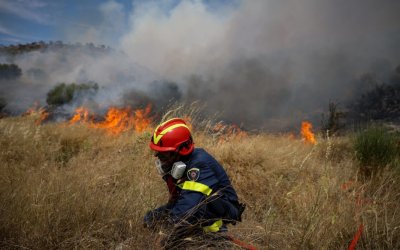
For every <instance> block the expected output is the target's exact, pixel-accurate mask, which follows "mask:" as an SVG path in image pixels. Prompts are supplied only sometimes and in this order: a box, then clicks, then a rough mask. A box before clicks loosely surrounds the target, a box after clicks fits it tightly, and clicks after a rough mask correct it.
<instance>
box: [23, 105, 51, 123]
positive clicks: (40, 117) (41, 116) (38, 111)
mask: <svg viewBox="0 0 400 250" xmlns="http://www.w3.org/2000/svg"><path fill="white" fill-rule="evenodd" d="M49 115H50V114H49V112H47V110H46V109H45V108H44V107H40V105H39V102H35V103H34V104H33V106H32V107H30V108H29V109H28V110H27V111H25V113H23V114H22V116H35V117H37V118H36V119H35V124H36V125H40V124H42V123H43V122H44V121H45V120H46V119H47V118H48V117H49Z"/></svg>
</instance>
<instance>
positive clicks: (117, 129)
mask: <svg viewBox="0 0 400 250" xmlns="http://www.w3.org/2000/svg"><path fill="white" fill-rule="evenodd" d="M150 112H151V105H147V107H146V108H144V109H137V110H135V111H132V109H131V108H129V107H126V108H116V107H111V108H109V109H108V111H107V113H106V115H105V117H104V120H103V121H100V122H96V121H94V118H93V117H94V115H90V114H89V111H88V110H87V109H86V108H84V107H79V108H77V109H76V111H75V115H74V116H73V117H72V118H71V120H70V121H69V124H75V123H77V122H80V123H83V124H86V125H88V126H89V127H91V128H98V129H104V130H106V131H107V132H109V133H111V134H114V135H117V134H120V133H122V132H124V131H128V130H131V129H133V130H134V131H136V132H143V131H145V130H146V129H148V128H149V126H150V124H151V122H152V118H151V117H150Z"/></svg>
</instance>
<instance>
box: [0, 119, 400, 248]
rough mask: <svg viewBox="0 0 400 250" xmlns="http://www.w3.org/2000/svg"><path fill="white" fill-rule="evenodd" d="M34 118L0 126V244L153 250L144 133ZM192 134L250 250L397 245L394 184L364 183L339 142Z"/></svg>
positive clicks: (162, 193) (152, 190) (156, 188)
mask: <svg viewBox="0 0 400 250" xmlns="http://www.w3.org/2000/svg"><path fill="white" fill-rule="evenodd" d="M36 115H37V114H34V113H33V114H31V115H26V116H24V117H9V118H3V119H0V147H1V151H0V162H1V166H0V168H1V169H0V171H1V173H2V174H1V178H0V197H1V200H2V202H1V205H0V210H1V213H0V235H1V239H0V247H1V248H3V249H15V248H35V249H54V248H62V249H71V248H85V249H86V248H88V249H110V248H118V249H154V248H157V238H158V237H159V236H158V232H151V231H148V230H146V229H144V228H143V225H142V218H143V215H144V214H145V213H146V211H148V210H149V209H152V208H155V207H156V206H158V205H161V204H162V203H163V202H165V201H166V200H167V196H168V195H167V189H166V187H165V184H164V183H163V181H162V180H161V178H160V177H159V176H158V174H157V171H156V169H155V167H154V156H153V155H152V152H151V151H150V150H149V148H148V142H149V140H150V135H151V133H150V131H151V128H150V127H148V128H147V129H146V130H144V132H140V133H139V132H134V131H132V130H130V131H127V132H123V133H121V134H119V135H113V134H109V133H105V132H104V131H103V130H101V129H95V128H90V127H88V126H85V125H82V124H79V123H77V124H73V125H69V124H68V123H47V124H42V125H40V124H37V122H35V121H37V117H36ZM192 121H193V124H199V123H195V121H194V120H192ZM206 123H207V121H206V122H205V123H202V124H206ZM193 130H194V139H195V143H196V146H197V147H203V148H205V149H207V150H208V151H209V152H210V153H211V154H213V155H214V156H215V157H216V159H218V161H219V162H220V163H222V165H223V166H224V167H225V169H226V170H227V172H228V174H229V176H230V177H231V180H232V184H233V185H234V187H235V188H236V190H237V191H238V194H239V197H240V199H241V200H242V201H243V202H245V203H246V204H247V209H246V211H245V213H244V217H243V222H242V223H239V224H237V225H236V226H230V227H229V229H230V234H231V235H233V236H234V237H236V238H237V239H240V240H242V241H244V242H246V243H248V244H252V245H254V246H256V247H257V248H259V249H289V248H290V249H301V248H303V249H304V248H306V249H327V248H329V249H339V248H340V249H343V248H347V247H348V246H349V244H350V242H351V241H352V240H353V239H354V238H355V235H356V233H357V232H359V233H361V237H360V239H359V241H358V244H357V249H382V248H383V249H396V248H397V249H398V248H399V247H400V233H399V230H400V213H399V212H400V211H399V207H398V204H399V201H400V196H399V195H400V187H399V185H398V183H399V181H400V178H399V175H398V173H396V172H394V171H393V170H390V169H384V170H383V171H382V172H380V174H379V175H376V176H375V177H373V178H366V177H364V176H363V175H362V173H361V172H360V168H359V164H358V162H357V161H356V160H355V152H354V149H353V146H352V139H351V137H350V136H345V137H337V138H328V139H323V138H320V137H317V141H318V143H317V144H316V145H311V144H305V143H304V141H302V140H301V139H300V138H299V137H298V136H293V135H287V134H280V135H273V134H263V133H258V134H247V133H241V134H239V135H238V134H237V133H230V134H226V133H225V134H223V133H222V134H221V133H214V132H212V130H209V129H207V126H203V127H196V126H193ZM202 246H203V247H202ZM193 248H204V242H198V244H197V245H196V244H195V246H194V247H193ZM220 248H227V249H232V248H234V245H232V243H229V244H228V245H223V246H222V245H221V246H220Z"/></svg>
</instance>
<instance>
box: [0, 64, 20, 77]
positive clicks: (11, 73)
mask: <svg viewBox="0 0 400 250" xmlns="http://www.w3.org/2000/svg"><path fill="white" fill-rule="evenodd" d="M21 75H22V70H21V69H20V68H19V67H18V65H16V64H0V80H1V79H6V80H11V79H17V78H18V77H20V76H21Z"/></svg>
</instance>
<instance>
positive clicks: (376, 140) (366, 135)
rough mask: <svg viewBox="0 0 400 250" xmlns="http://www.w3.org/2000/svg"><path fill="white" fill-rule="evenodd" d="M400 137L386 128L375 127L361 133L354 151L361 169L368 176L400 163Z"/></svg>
mask: <svg viewBox="0 0 400 250" xmlns="http://www.w3.org/2000/svg"><path fill="white" fill-rule="evenodd" d="M399 140H400V137H399V135H398V134H395V133H390V132H388V131H387V130H386V129H385V128H383V127H380V126H373V127H370V128H367V129H365V130H363V131H361V132H359V133H358V134H357V135H356V137H355V139H354V149H355V151H356V157H357V160H358V161H359V162H360V164H361V168H362V170H364V171H367V173H368V174H371V173H373V172H376V171H377V170H379V169H380V168H382V167H385V166H388V165H392V166H393V165H395V163H396V162H397V161H398V158H399V154H400V149H399V145H398V144H399Z"/></svg>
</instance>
